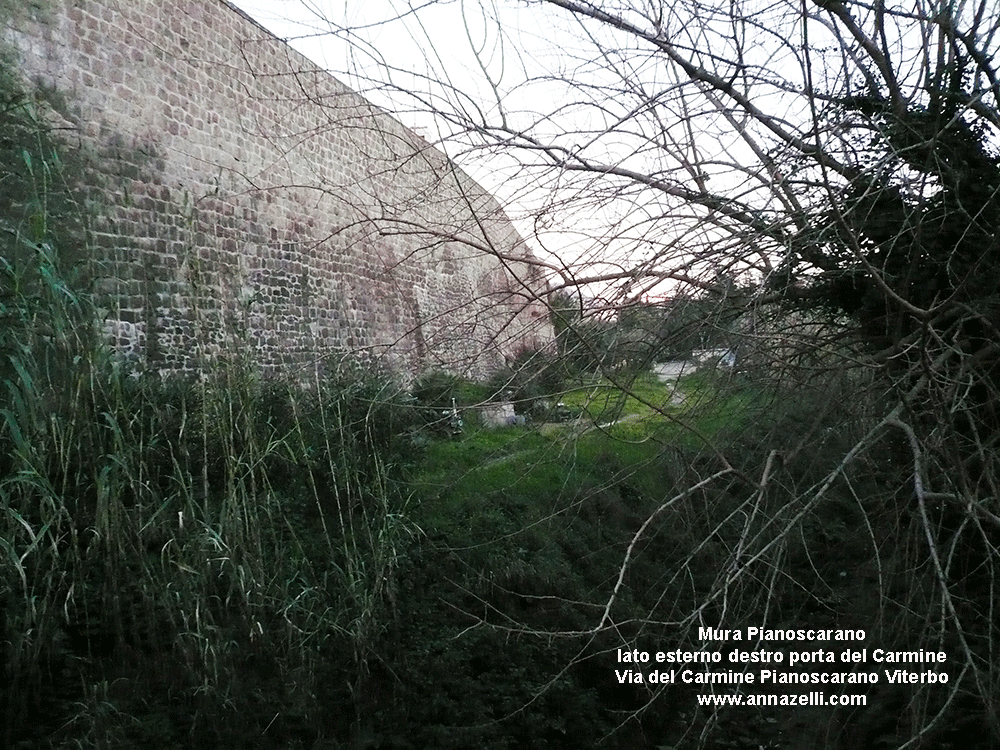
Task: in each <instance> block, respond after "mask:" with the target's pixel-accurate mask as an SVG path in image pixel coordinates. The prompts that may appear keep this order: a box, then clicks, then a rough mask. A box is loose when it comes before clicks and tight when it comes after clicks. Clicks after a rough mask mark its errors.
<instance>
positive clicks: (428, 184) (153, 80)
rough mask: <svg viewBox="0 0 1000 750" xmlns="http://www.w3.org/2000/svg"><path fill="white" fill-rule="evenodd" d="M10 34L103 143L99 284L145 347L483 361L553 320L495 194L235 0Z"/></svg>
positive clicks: (272, 362) (198, 361) (267, 361)
mask: <svg viewBox="0 0 1000 750" xmlns="http://www.w3.org/2000/svg"><path fill="white" fill-rule="evenodd" d="M6 35H7V39H8V41H9V42H10V43H12V44H13V46H14V47H15V49H16V50H17V51H18V54H19V56H20V64H21V66H22V69H23V71H24V74H25V77H26V78H28V79H31V80H33V81H36V82H37V83H40V84H42V85H44V86H48V87H55V88H56V89H57V90H58V91H59V92H60V93H61V95H63V96H64V97H65V101H66V106H65V107H64V111H63V112H62V113H61V114H62V116H63V117H65V118H66V120H67V121H68V122H69V123H71V124H72V127H73V128H74V129H75V130H74V133H75V135H76V137H78V139H79V141H80V143H81V144H82V145H83V146H84V147H85V148H87V149H89V150H91V151H92V152H93V153H94V154H96V155H97V159H98V169H97V171H98V174H96V175H95V176H94V184H99V185H100V186H101V196H100V198H101V200H100V202H101V203H102V204H103V209H102V211H103V217H102V218H101V220H100V221H99V223H98V225H97V227H96V232H95V235H94V247H95V250H96V251H97V252H98V253H99V255H98V257H97V258H95V262H96V263H97V267H98V271H97V273H98V275H99V276H100V279H99V282H100V283H99V285H98V288H99V289H101V290H103V291H104V293H105V294H107V298H108V307H109V310H110V312H109V314H108V318H107V325H106V327H107V331H108V333H109V335H110V336H111V337H112V339H113V341H114V343H115V345H116V346H117V347H118V349H119V350H121V351H122V352H123V353H125V354H126V355H132V356H135V357H136V358H137V360H142V361H145V362H147V363H149V364H151V365H153V366H155V367H158V368H161V369H163V370H167V371H189V372H192V371H197V370H199V369H201V368H204V367H206V366H210V365H211V364H212V363H213V362H216V361H218V359H219V358H229V357H234V356H242V357H250V358H252V359H253V360H254V361H256V362H258V363H259V364H260V365H261V366H262V367H263V368H264V369H265V370H271V371H273V370H275V369H278V368H283V367H293V368H295V367H302V368H303V369H304V370H305V371H309V370H311V367H312V366H313V365H314V364H316V363H318V362H322V360H323V358H324V357H331V356H337V355H340V354H342V353H343V352H344V351H345V350H350V351H352V352H356V353H364V354H366V355H368V356H372V357H382V358H384V359H385V360H386V361H388V363H389V364H390V365H392V366H393V367H395V368H397V369H399V370H401V371H403V372H408V373H410V374H414V373H417V372H419V371H422V370H426V369H431V368H437V367H444V368H448V369H451V370H454V371H459V372H470V373H478V374H483V373H485V372H488V371H489V370H491V369H492V368H493V367H495V366H496V365H498V364H499V363H501V362H502V358H503V356H504V355H506V354H510V353H511V352H512V351H513V350H515V349H516V348H518V347H520V346H524V345H534V344H538V343H541V342H545V341H547V340H549V339H550V338H551V335H552V334H551V329H550V328H549V326H548V323H547V318H546V315H545V311H544V306H543V305H540V304H539V303H537V302H536V301H535V300H534V294H535V293H536V292H538V291H539V287H540V282H539V279H538V276H537V273H536V272H535V269H534V268H533V267H532V265H531V264H530V262H525V261H526V260H530V255H529V254H528V252H527V250H526V248H525V246H524V243H523V241H522V240H521V238H520V237H519V236H518V235H517V233H516V231H515V230H514V228H513V226H512V225H511V224H510V222H509V220H508V219H507V217H506V215H505V214H504V212H503V210H502V209H501V207H500V206H499V205H498V204H497V202H496V201H495V200H494V199H493V198H492V196H490V195H489V194H488V193H487V192H486V191H485V190H483V189H482V188H481V187H480V186H479V185H478V184H476V183H475V182H474V181H473V180H472V179H471V178H469V177H468V176H467V175H466V174H464V173H463V172H462V171H461V170H459V169H458V168H457V167H456V166H455V165H454V164H453V163H451V162H450V161H449V160H448V159H447V158H446V157H445V156H444V155H443V154H442V153H441V152H440V151H438V150H436V149H435V148H433V147H431V146H430V145H429V144H427V143H426V142H425V141H424V140H423V139H421V138H420V137H419V136H417V135H415V134H414V133H412V132H411V131H409V130H407V129H406V128H405V127H403V126H402V125H401V124H399V123H398V122H397V121H395V120H394V119H393V118H392V117H391V116H389V115H388V114H386V113H385V112H383V111H381V110H379V109H378V108H376V107H374V106H372V105H371V104H370V103H368V102H367V101H366V100H365V99H364V98H362V97H361V96H359V95H358V94H356V93H355V92H353V91H351V90H350V89H348V88H347V87H345V86H344V85H343V84H341V83H340V82H339V81H337V80H336V79H335V78H333V77H331V76H330V75H328V74H326V73H325V72H323V71H321V70H319V69H317V67H316V66H315V65H313V64H312V63H311V62H309V61H308V60H307V59H306V58H304V57H303V56H301V55H300V54H298V53H296V52H295V51H293V50H292V49H291V48H289V47H288V46H287V45H286V44H284V43H283V42H281V41H280V40H278V39H276V38H274V37H273V36H272V35H271V34H269V33H268V32H267V31H265V30H264V29H262V28H261V27H260V26H258V25H257V24H256V23H255V22H254V21H252V20H251V19H250V18H248V17H247V16H245V15H244V14H243V13H241V12H240V11H238V10H236V9H235V8H233V7H232V6H230V5H228V4H227V3H225V2H222V0H130V1H129V2H116V1H115V0H51V2H49V3H45V4H44V5H43V6H42V9H41V10H37V9H36V10H35V11H33V12H32V14H29V13H27V12H25V13H23V14H22V17H20V18H17V19H15V20H14V21H13V22H12V25H11V26H10V27H9V28H8V29H7V31H6Z"/></svg>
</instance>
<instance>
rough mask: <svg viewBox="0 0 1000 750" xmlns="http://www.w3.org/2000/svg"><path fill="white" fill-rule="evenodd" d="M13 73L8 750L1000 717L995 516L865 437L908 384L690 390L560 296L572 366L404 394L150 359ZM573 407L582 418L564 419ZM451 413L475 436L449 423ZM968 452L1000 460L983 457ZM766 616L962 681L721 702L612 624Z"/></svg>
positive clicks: (744, 738) (906, 733)
mask: <svg viewBox="0 0 1000 750" xmlns="http://www.w3.org/2000/svg"><path fill="white" fill-rule="evenodd" d="M4 86H5V87H6V90H7V92H8V93H7V94H6V95H5V98H4V100H3V101H4V109H3V114H2V116H3V118H5V119H4V122H3V123H2V127H0V133H3V134H4V135H3V137H4V139H5V140H4V141H3V143H2V146H3V149H2V150H3V153H2V156H0V169H2V170H3V173H2V175H0V185H2V186H3V193H2V196H3V203H2V205H0V213H2V217H0V218H2V221H3V226H2V229H3V239H2V241H3V245H2V247H3V252H2V256H0V258H2V264H0V284H2V286H0V305H2V307H0V316H2V318H3V323H4V325H3V327H2V328H0V352H2V357H3V359H2V361H0V392H2V401H0V514H2V515H0V587H2V588H0V613H2V621H0V628H2V634H0V641H2V649H3V670H4V671H3V675H2V677H3V680H2V684H3V692H2V695H0V715H2V716H4V717H5V721H4V725H3V736H2V741H3V742H4V743H5V744H6V745H7V746H12V747H21V748H29V747H53V748H70V747H74V748H76V747H83V748H87V747H94V748H187V747H191V748H204V747H212V748H243V747H282V748H297V747H301V748H323V747H329V748H333V747H353V748H400V749H402V748H468V747H479V748H491V749H495V750H500V749H502V748H504V749H505V748H511V749H513V748H524V747H530V748H553V749H555V748H560V749H562V748H565V749H566V750H569V749H570V748H573V749H576V748H582V747H610V748H617V747H622V748H624V747H629V748H633V747H640V748H641V747H658V746H659V747H664V746H667V747H677V748H692V747H703V746H708V747H735V748H744V747H745V748H756V747H760V746H764V747H788V748H796V747H814V746H818V745H824V744H825V745H828V746H843V747H846V746H851V745H855V746H862V747H878V746H897V745H900V744H903V743H904V742H906V741H907V740H910V739H912V738H914V737H918V736H919V737H920V738H921V739H920V742H923V743H925V744H926V745H927V746H934V747H949V746H953V745H957V744H958V740H957V738H959V737H960V736H962V735H963V733H964V734H965V735H966V736H969V735H971V734H972V733H973V732H976V733H978V736H981V737H984V738H986V739H984V740H983V742H984V743H985V744H989V743H990V742H991V740H990V739H989V738H991V737H992V738H995V737H996V736H997V733H996V727H995V721H996V717H995V709H994V708H993V707H992V706H991V704H990V702H989V697H990V696H995V695H996V694H997V688H996V687H995V683H996V682H997V677H996V670H995V669H993V668H992V667H991V666H990V659H991V656H992V646H991V644H993V643H994V639H995V638H996V635H997V634H996V621H995V618H994V617H993V616H992V610H991V608H990V604H991V602H992V601H993V600H992V597H991V591H992V586H993V581H992V570H993V569H992V567H991V566H990V564H989V562H990V560H991V556H992V555H994V554H995V547H993V546H990V545H992V544H994V541H993V540H994V538H995V534H994V533H992V532H989V531H981V532H980V533H978V534H973V533H972V532H971V531H970V528H971V527H972V525H973V522H972V521H970V518H973V519H974V518H975V516H973V515H966V514H962V513H959V512H958V511H957V510H956V507H955V505H954V503H952V502H950V501H949V500H948V498H945V497H943V496H933V497H921V498H919V500H920V502H919V503H916V502H914V490H913V488H912V460H913V459H912V450H911V446H910V445H909V444H908V442H907V440H906V437H907V434H906V432H905V430H900V431H897V432H886V431H879V427H880V425H884V412H885V407H886V405H887V404H890V403H892V393H891V391H892V387H891V382H889V381H887V380H886V379H884V378H883V377H882V376H881V375H880V374H877V373H875V372H873V371H872V370H870V369H863V368H850V367H844V366H842V362H843V361H844V359H843V358H842V357H841V355H843V354H844V353H845V351H849V350H840V351H837V352H831V350H830V349H829V348H828V349H826V350H824V351H812V352H810V354H809V356H803V357H801V358H800V359H798V360H791V361H790V362H788V363H787V364H786V365H784V367H785V369H782V370H778V369H776V368H772V367H770V366H767V367H765V366H760V367H758V368H756V369H750V370H744V371H743V372H739V373H724V372H699V373H696V374H694V375H692V376H689V377H687V378H682V379H681V381H680V384H679V386H677V389H678V390H679V394H680V395H682V396H683V399H681V398H677V397H676V396H677V395H678V394H677V393H675V387H674V386H673V385H668V384H665V383H663V382H661V381H660V380H659V379H657V378H655V377H653V376H651V375H650V374H649V373H647V372H643V371H642V368H641V367H639V365H641V364H643V363H646V362H648V361H649V360H650V359H652V354H651V353H650V352H649V351H648V350H647V349H641V350H640V351H639V353H638V354H637V355H636V356H634V357H632V356H629V355H628V351H630V350H629V349H628V347H624V348H623V349H622V350H620V351H616V355H617V354H621V355H622V356H620V357H619V356H615V357H614V358H613V361H600V359H599V358H598V359H597V361H595V359H594V358H593V357H590V358H588V357H587V356H584V355H585V353H587V352H590V353H593V352H599V351H602V347H603V349H607V346H606V343H607V342H606V340H605V339H603V338H598V339H597V340H596V341H597V343H595V340H593V339H589V338H588V336H589V335H597V336H603V335H605V334H606V333H607V332H608V327H600V330H598V331H595V332H591V333H588V331H587V330H586V328H585V327H583V328H581V327H576V328H573V327H572V325H571V324H572V321H568V322H567V315H566V313H565V311H564V312H562V313H560V311H559V309H557V311H556V315H557V317H558V316H559V315H562V317H561V318H559V320H562V321H563V323H565V324H566V326H567V327H566V328H564V329H563V330H564V331H568V333H563V339H562V341H563V343H564V344H565V345H566V346H567V347H568V348H567V349H564V351H563V354H564V355H566V356H563V357H556V358H553V357H547V356H545V355H544V354H539V353H531V352H528V353H524V354H523V355H522V356H521V357H520V358H518V359H517V360H516V361H514V362H512V363H511V368H510V370H509V371H507V372H502V373H498V374H497V376H496V378H495V379H494V380H493V381H491V382H490V383H486V384H479V383H469V382H467V381H463V380H462V379H460V378H456V377H454V376H449V375H445V374H440V373H437V374H429V375H428V376H426V377H424V378H422V379H421V380H419V381H418V382H417V383H416V384H415V386H414V387H411V388H410V389H404V388H403V387H402V386H401V385H400V384H399V383H396V382H394V380H393V379H392V377H391V376H389V375H388V374H386V373H381V372H378V371H373V370H372V369H370V368H362V367H360V366H358V365H355V364H352V363H351V362H350V361H349V360H345V361H344V362H342V363H341V364H340V365H339V366H337V367H332V368H331V369H330V370H329V371H328V372H326V373H325V374H323V375H321V376H317V379H316V382H313V383H310V384H301V383H290V382H283V381H280V380H275V381H265V380H262V379H261V378H259V377H258V376H257V375H256V371H255V369H254V367H253V363H251V362H245V361H241V360H240V359H239V358H238V357H237V358H234V359H233V360H232V361H231V362H229V363H228V364H227V366H224V367H220V368H219V369H218V370H217V371H216V372H215V373H213V375H212V376H211V377H209V378H208V379H206V380H203V381H197V382H184V381H166V382H165V381H163V380H161V379H160V377H159V376H158V375H151V374H146V373H142V372H133V371H131V370H130V369H129V368H127V367H126V366H125V365H124V364H123V363H122V362H120V361H118V360H116V359H115V357H114V356H112V355H111V354H110V353H109V352H107V351H106V350H105V348H104V346H103V345H102V343H101V340H100V336H98V335H97V333H96V331H97V326H98V321H97V310H96V309H95V305H94V300H93V298H92V296H91V293H90V289H89V286H88V284H89V279H88V278H87V276H86V275H84V274H77V273H75V269H79V268H81V267H82V268H85V267H86V266H85V265H81V264H80V263H78V262H77V261H78V260H79V258H81V257H85V256H86V253H87V247H88V238H87V232H86V229H87V221H86V217H87V212H86V211H85V210H84V209H83V208H82V205H83V201H82V199H81V198H80V197H79V192H78V191H77V189H76V188H75V186H74V184H73V180H72V179H70V177H71V176H72V175H74V174H78V173H82V170H80V169H78V168H76V167H73V166H72V165H74V164H76V163H77V162H78V161H79V160H84V159H85V155H84V154H80V153H76V152H74V151H73V150H72V149H69V148H67V147H66V146H65V145H61V144H59V143H57V142H55V141H54V140H53V139H52V138H51V137H50V136H49V135H48V134H47V132H46V130H45V128H44V127H43V125H42V124H41V122H40V119H39V117H38V115H37V113H36V112H35V111H34V109H33V105H32V104H31V100H30V99H29V98H27V97H25V96H24V95H23V94H22V93H20V92H19V91H17V89H16V87H15V86H13V84H11V83H10V82H5V84H4ZM97 210H99V209H97ZM889 218H890V219H891V218H892V217H891V216H890V217H889ZM701 304H703V301H694V302H692V303H691V307H690V308H686V309H687V310H688V312H690V310H691V309H693V308H696V307H698V306H699V305H701ZM704 305H705V311H706V312H707V311H709V310H711V309H718V308H717V307H715V308H713V307H712V306H711V305H708V304H707V303H704ZM656 312H657V311H656V310H655V309H654V310H645V309H643V310H640V311H638V312H637V313H636V314H635V315H634V316H633V319H632V320H631V321H629V320H624V321H621V327H620V328H619V331H621V330H625V329H630V330H633V331H634V330H643V331H648V330H654V329H653V328H651V327H650V326H651V324H652V322H656V323H657V327H655V331H657V332H658V333H657V336H658V337H659V338H655V339H654V340H655V341H661V342H662V341H673V342H675V343H676V346H677V347H678V352H682V351H686V350H689V349H691V348H693V347H694V343H693V338H692V337H691V335H690V332H691V326H692V325H693V323H692V322H691V320H692V319H689V318H687V317H684V318H682V319H681V320H673V321H669V322H668V324H663V326H662V327H659V324H661V323H663V321H657V319H656ZM726 314H727V315H728V311H726ZM685 315H687V313H685ZM695 317H697V316H695ZM701 317H704V316H701ZM711 325H712V326H713V331H714V333H711V334H708V333H706V336H709V337H710V338H711V337H717V336H718V335H719V332H720V331H722V332H724V333H726V334H727V335H729V333H731V331H732V328H731V326H730V323H729V319H728V318H727V317H725V316H717V317H716V318H714V319H713V322H712V324H711ZM817 325H818V324H817ZM712 340H713V341H720V340H721V341H722V342H725V338H724V337H723V338H722V339H718V338H712ZM630 341H632V342H633V343H634V342H635V341H641V342H646V343H648V342H647V341H646V339H645V338H644V337H643V336H640V337H638V338H635V339H630ZM700 341H701V343H704V341H705V339H700ZM600 342H604V343H600ZM831 346H832V345H831ZM966 354H967V356H969V357H972V356H975V352H971V351H970V352H967V353H966ZM619 365H620V366H619ZM595 368H598V369H601V368H603V370H604V371H603V373H600V374H599V373H597V372H595V371H594V370H595ZM789 372H792V373H793V374H794V376H795V377H789ZM990 382H992V381H990ZM973 385H975V383H973ZM496 394H501V395H503V394H506V395H507V396H509V397H511V398H513V399H514V400H515V401H516V402H517V407H518V409H517V410H518V412H519V413H520V414H521V416H522V417H524V418H525V422H526V424H523V425H515V426H510V427H504V428H501V429H491V430H487V429H483V428H482V427H481V426H480V425H479V424H477V419H478V418H477V416H476V411H475V408H474V407H475V406H476V405H477V404H479V403H480V402H482V401H484V400H486V399H488V398H491V397H494V396H495V395H496ZM556 399H562V401H563V403H564V408H565V409H566V410H567V413H568V415H569V416H571V417H573V419H572V420H570V421H559V422H555V421H553V420H552V419H551V418H552V413H551V412H552V409H551V402H552V401H554V400H556ZM939 406H940V407H941V408H945V406H944V405H939ZM451 408H454V409H456V410H458V411H460V412H461V416H462V426H461V429H455V424H454V423H453V422H450V421H448V420H447V419H446V420H445V422H444V424H442V413H443V412H448V411H449V410H450V409H451ZM924 416H925V417H926V416H927V414H926V413H925V414H924ZM560 417H562V415H560ZM930 424H931V421H930V418H929V417H927V419H926V420H925V422H924V425H925V426H926V425H930ZM968 424H969V430H970V431H973V430H974V428H976V427H978V426H979V425H980V424H982V423H981V422H980V421H977V420H974V419H969V421H968ZM927 429H928V430H931V427H929V426H928V427H927ZM897 433H898V434H897ZM872 435H877V437H875V438H873V437H872ZM959 436H961V435H959ZM965 437H967V439H968V440H969V441H970V442H971V441H973V440H974V437H971V436H965ZM988 437H989V439H990V440H993V439H994V438H995V436H993V435H990V436H988ZM953 438H954V439H958V438H957V437H955V436H954V435H953V436H950V437H947V439H953ZM945 442H947V440H945ZM858 446H860V447H858ZM940 455H946V453H944V452H942V453H941V454H940ZM961 455H963V456H965V457H967V458H970V459H971V458H972V457H974V456H975V455H976V452H975V451H969V450H966V451H965V453H963V454H961ZM845 456H846V457H847V458H845ZM848 459H849V460H848ZM990 460H992V459H990ZM761 467H764V469H763V472H761ZM964 471H966V472H967V473H971V472H973V471H976V472H978V474H977V475H976V476H977V477H978V478H979V481H981V482H983V483H986V482H988V481H992V479H991V478H992V477H993V476H994V474H991V472H992V471H993V464H992V463H990V462H989V461H984V463H981V464H980V465H978V466H975V467H967V468H965V469H964ZM932 501H934V502H932ZM984 512H985V511H984ZM983 518H985V516H983ZM994 518H995V516H994ZM928 530H930V533H931V534H932V544H931V545H930V548H931V550H932V552H931V553H929V552H928V545H927V534H928ZM640 532H641V533H640ZM938 556H939V557H938ZM626 562H627V564H626ZM942 565H943V567H942ZM942 576H944V577H945V579H946V582H945V585H944V586H942V581H941V577H942ZM942 591H944V592H945V593H948V594H950V596H951V598H948V599H947V600H945V599H943V598H942V593H941V592H942ZM946 607H950V608H951V609H948V610H947V611H945V610H946ZM956 622H961V623H962V624H963V626H964V627H963V628H962V629H957V628H956V627H954V623H956ZM762 623H767V624H768V625H771V626H774V627H801V626H803V625H804V624H805V625H808V626H810V627H845V628H863V629H865V630H866V631H867V632H868V633H869V641H868V643H869V645H870V646H873V647H874V646H878V647H883V648H894V647H899V648H902V649H915V648H922V647H927V648H935V649H937V648H940V649H943V650H945V651H947V652H948V653H949V655H950V656H951V657H952V659H953V660H952V661H951V662H949V664H948V665H947V667H946V670H947V671H949V672H950V673H951V674H952V677H953V682H952V683H951V684H950V685H949V687H948V689H930V688H928V687H926V686H899V685H895V686H894V685H886V684H884V683H883V684H879V685H876V686H873V687H871V688H869V689H867V690H866V691H864V692H866V693H867V694H868V697H869V706H868V707H867V708H866V709H862V710H859V709H849V710H848V709H843V710H838V709H828V708H827V709H824V708H809V709H802V710H799V711H792V712H782V711H779V710H774V709H771V710H761V711H751V710H743V711H739V712H736V711H733V712H725V711H720V712H709V711H706V710H704V709H698V708H697V704H696V703H695V701H694V700H693V697H692V693H693V690H692V689H690V688H687V687H684V686H663V687H655V688H654V687H652V686H637V685H620V684H619V683H618V682H617V680H616V679H615V677H614V669H615V666H616V663H615V656H614V654H615V652H616V649H618V648H621V647H633V646H634V647H639V648H648V649H650V650H656V649H663V650H666V649H670V648H675V647H686V648H687V647H690V648H693V649H697V648H700V646H701V643H700V641H699V640H698V638H697V630H698V627H699V626H702V625H724V626H725V627H728V628H741V627H747V626H750V625H760V624H762ZM969 670H972V672H970V674H972V673H975V677H976V680H975V681H972V679H971V677H970V678H969V680H967V681H963V679H962V675H965V674H966V672H967V671H969ZM959 673H961V674H959ZM970 684H971V685H972V686H971V687H970ZM936 717H937V718H936ZM991 732H992V734H991ZM914 744H916V743H914ZM962 746H963V747H968V746H969V742H968V740H963V744H962Z"/></svg>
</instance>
